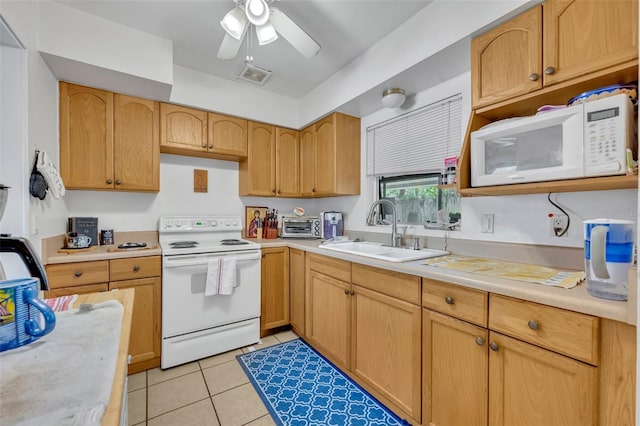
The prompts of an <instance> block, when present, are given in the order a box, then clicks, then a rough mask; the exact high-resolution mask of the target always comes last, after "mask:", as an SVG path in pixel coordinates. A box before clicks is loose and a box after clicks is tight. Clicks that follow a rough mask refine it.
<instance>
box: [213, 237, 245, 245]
mask: <svg viewBox="0 0 640 426" xmlns="http://www.w3.org/2000/svg"><path fill="white" fill-rule="evenodd" d="M242 244H249V243H248V242H247V241H243V240H238V239H235V238H228V239H226V240H221V241H220V245H223V246H240V245H242Z"/></svg>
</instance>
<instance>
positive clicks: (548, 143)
mask: <svg viewBox="0 0 640 426" xmlns="http://www.w3.org/2000/svg"><path fill="white" fill-rule="evenodd" d="M634 116H635V115H634V108H633V105H632V104H631V101H630V100H629V97H628V96H627V95H626V94H620V95H615V96H611V97H608V98H603V99H598V100H594V101H591V102H587V103H584V104H579V105H573V106H569V107H567V108H563V109H558V110H554V111H550V112H544V113H538V114H537V115H535V116H530V117H516V118H508V119H506V120H500V121H497V122H495V123H491V124H489V125H487V126H484V127H483V128H481V129H480V130H477V131H475V132H472V133H471V186H474V187H478V186H492V185H507V184H514V183H525V182H541V181H551V180H563V179H577V178H583V177H596V176H613V175H623V174H625V173H626V171H627V166H626V164H627V157H626V150H627V148H629V149H632V150H633V151H634V152H635V150H636V149H635V147H636V145H637V138H636V134H635V127H634V122H635V120H634Z"/></svg>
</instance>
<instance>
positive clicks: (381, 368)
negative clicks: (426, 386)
mask: <svg viewBox="0 0 640 426" xmlns="http://www.w3.org/2000/svg"><path fill="white" fill-rule="evenodd" d="M350 294H351V295H352V297H351V313H352V316H351V324H352V330H351V371H352V373H353V374H354V375H355V376H356V377H358V378H360V379H361V380H362V381H363V382H364V383H365V384H367V385H369V386H370V387H372V388H373V389H375V390H376V391H378V392H379V393H380V394H382V395H383V396H384V397H385V398H387V399H388V400H390V401H391V402H393V403H394V404H395V405H396V406H398V407H399V408H400V409H401V410H403V411H405V412H406V413H407V414H408V415H409V416H410V417H411V418H412V419H414V420H415V421H417V422H418V423H420V410H421V404H420V401H421V385H420V371H421V369H420V364H421V359H420V353H421V347H420V345H421V340H422V339H421V336H420V330H421V312H420V311H421V308H420V306H417V305H413V304H411V303H408V302H405V301H402V300H398V299H396V298H393V297H390V296H387V295H385V294H382V293H378V292H375V291H372V290H369V289H365V288H362V287H359V286H356V285H354V286H352V292H351V293H350Z"/></svg>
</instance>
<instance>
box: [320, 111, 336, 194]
mask: <svg viewBox="0 0 640 426" xmlns="http://www.w3.org/2000/svg"><path fill="white" fill-rule="evenodd" d="M334 118H335V114H333V115H330V116H329V117H327V118H324V119H322V120H320V121H319V122H317V123H316V128H315V130H316V156H315V157H316V158H315V181H316V184H315V195H333V194H334V193H335V185H336V181H335V178H336V165H335V157H336V139H335V122H334Z"/></svg>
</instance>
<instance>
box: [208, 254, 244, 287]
mask: <svg viewBox="0 0 640 426" xmlns="http://www.w3.org/2000/svg"><path fill="white" fill-rule="evenodd" d="M236 284H237V282H236V259H234V258H232V257H216V258H214V259H209V262H208V264H207V282H206V285H205V288H204V295H205V296H215V295H218V294H221V295H227V296H228V295H230V294H232V293H233V288H234V287H235V286H236Z"/></svg>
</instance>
